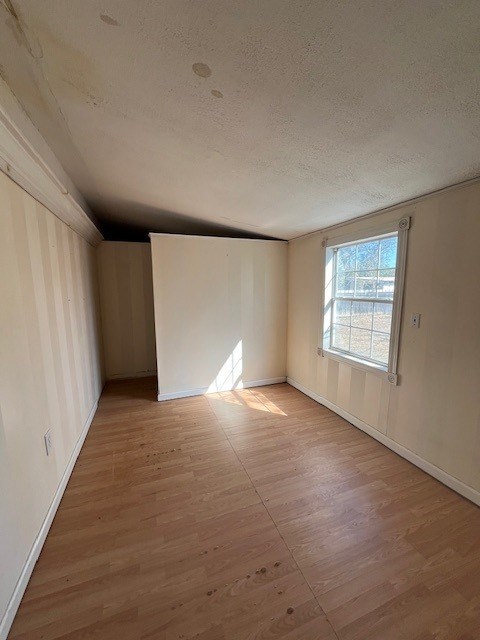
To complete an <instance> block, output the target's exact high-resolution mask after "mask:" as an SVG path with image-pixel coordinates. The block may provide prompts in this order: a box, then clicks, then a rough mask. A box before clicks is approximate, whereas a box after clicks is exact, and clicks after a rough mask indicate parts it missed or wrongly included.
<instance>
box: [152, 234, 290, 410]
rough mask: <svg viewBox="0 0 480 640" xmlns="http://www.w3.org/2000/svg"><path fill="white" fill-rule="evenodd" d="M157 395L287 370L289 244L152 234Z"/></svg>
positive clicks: (223, 385)
mask: <svg viewBox="0 0 480 640" xmlns="http://www.w3.org/2000/svg"><path fill="white" fill-rule="evenodd" d="M151 243H152V262H153V287H154V302H155V332H156V343H157V368H158V385H159V396H161V397H162V399H163V397H167V398H168V397H172V396H176V395H181V394H188V393H203V392H205V391H207V390H210V391H215V390H218V389H231V388H233V387H237V386H242V385H243V386H245V385H248V384H255V383H257V382H258V381H265V380H278V379H283V378H284V377H285V358H286V299H287V245H286V243H284V242H277V241H273V242H270V241H261V240H244V239H232V238H212V237H199V236H173V235H161V234H159V235H155V234H152V237H151Z"/></svg>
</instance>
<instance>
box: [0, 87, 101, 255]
mask: <svg viewBox="0 0 480 640" xmlns="http://www.w3.org/2000/svg"><path fill="white" fill-rule="evenodd" d="M0 171H3V173H5V174H6V175H7V176H8V177H9V178H11V179H12V180H13V181H14V182H16V183H17V184H18V185H20V186H21V187H22V189H24V190H25V191H26V192H27V193H29V194H30V195H31V196H32V197H33V198H35V199H36V200H38V202H40V203H41V204H43V205H44V206H45V207H47V209H49V211H51V212H52V213H53V214H54V215H55V216H56V217H57V218H59V219H60V220H61V221H62V222H64V223H65V224H66V225H67V226H69V227H71V228H72V229H73V230H74V231H76V232H77V233H78V234H80V235H81V236H82V237H83V238H85V240H87V241H88V242H89V243H90V244H92V245H94V246H95V245H97V244H98V243H99V242H101V240H102V239H103V236H102V234H101V233H100V231H99V230H98V229H97V227H96V226H95V224H94V223H93V221H92V220H91V219H90V218H89V216H88V215H87V213H86V211H85V209H86V204H85V201H84V200H83V198H82V197H81V196H80V194H79V193H78V192H77V191H76V189H75V187H74V185H73V184H72V183H71V181H70V179H69V178H68V176H67V175H66V174H65V172H64V171H63V169H62V168H61V166H60V164H59V163H58V160H57V159H56V158H55V156H54V155H53V153H52V151H51V149H50V148H49V147H48V145H47V144H46V142H45V140H44V139H43V138H42V137H41V135H40V134H39V132H38V130H37V129H36V128H35V127H34V126H33V124H32V122H31V121H30V120H29V119H28V118H27V116H26V114H25V113H24V112H23V111H22V110H21V107H20V106H19V104H18V102H17V101H16V100H15V97H14V96H13V94H12V92H11V91H10V88H9V87H8V85H7V84H6V83H5V82H4V81H3V80H2V79H1V78H0Z"/></svg>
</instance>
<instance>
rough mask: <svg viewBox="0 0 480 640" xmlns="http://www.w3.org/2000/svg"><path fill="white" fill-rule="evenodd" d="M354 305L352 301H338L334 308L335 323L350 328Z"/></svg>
mask: <svg viewBox="0 0 480 640" xmlns="http://www.w3.org/2000/svg"><path fill="white" fill-rule="evenodd" d="M351 308H352V303H351V302H350V301H348V300H347V301H343V300H337V301H336V302H335V307H334V316H333V322H334V323H335V324H343V325H346V326H347V327H348V326H350V313H351Z"/></svg>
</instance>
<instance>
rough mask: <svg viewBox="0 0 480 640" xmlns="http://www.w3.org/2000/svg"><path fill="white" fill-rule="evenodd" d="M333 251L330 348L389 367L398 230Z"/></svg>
mask: <svg viewBox="0 0 480 640" xmlns="http://www.w3.org/2000/svg"><path fill="white" fill-rule="evenodd" d="M330 251H331V252H332V256H331V258H332V267H333V269H332V287H331V290H332V294H331V300H330V305H331V312H330V313H329V319H330V326H329V327H328V331H327V333H328V343H327V345H326V346H327V349H329V350H331V351H334V352H338V353H340V354H342V353H343V354H345V355H347V356H353V357H355V358H358V359H360V360H361V361H364V362H366V363H371V364H372V365H377V366H380V367H381V368H383V369H385V370H386V369H387V368H388V363H389V353H390V342H391V328H392V315H393V303H394V294H395V280H396V264H397V251H398V233H397V232H393V233H389V234H385V235H382V236H377V237H374V238H368V239H365V240H361V241H357V242H350V243H345V244H339V245H336V246H333V247H330Z"/></svg>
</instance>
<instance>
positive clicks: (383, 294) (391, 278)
mask: <svg viewBox="0 0 480 640" xmlns="http://www.w3.org/2000/svg"><path fill="white" fill-rule="evenodd" d="M394 289H395V269H380V271H379V272H378V284H377V297H378V298H388V299H389V300H393V292H394Z"/></svg>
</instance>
